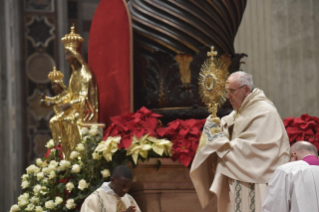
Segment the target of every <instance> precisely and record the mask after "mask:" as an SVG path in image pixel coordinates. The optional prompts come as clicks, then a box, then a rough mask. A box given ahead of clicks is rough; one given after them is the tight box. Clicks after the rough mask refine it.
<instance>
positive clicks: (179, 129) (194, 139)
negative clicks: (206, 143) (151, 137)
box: [157, 119, 205, 167]
mask: <svg viewBox="0 0 319 212" xmlns="http://www.w3.org/2000/svg"><path fill="white" fill-rule="evenodd" d="M204 124H205V119H202V120H196V119H189V120H179V119H177V120H175V121H172V122H170V123H168V126H167V127H166V128H164V127H163V128H159V129H157V133H158V135H159V136H161V137H163V138H167V139H169V140H170V141H171V142H172V143H173V149H172V150H173V155H172V159H173V160H174V161H175V160H178V161H179V162H181V163H182V164H183V165H184V166H186V167H188V166H189V164H190V163H191V162H192V161H193V159H194V157H195V154H196V150H197V147H198V143H199V139H200V136H201V134H202V128H203V126H204Z"/></svg>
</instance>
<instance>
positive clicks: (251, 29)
mask: <svg viewBox="0 0 319 212" xmlns="http://www.w3.org/2000/svg"><path fill="white" fill-rule="evenodd" d="M102 1H103V0H102ZM118 1H120V0H118ZM201 1H203V2H201ZM201 1H192V0H187V1H179V0H175V1H171V3H169V4H171V5H174V6H175V7H179V8H184V7H185V8H187V9H189V10H192V8H195V7H199V6H198V5H196V4H197V3H196V2H200V3H204V2H206V1H204V0H201ZM233 1H235V0H233ZM127 2H128V5H129V10H130V12H131V17H132V21H133V32H134V33H133V39H134V74H136V73H139V72H138V71H135V70H142V69H143V67H142V66H143V65H142V64H143V62H145V61H146V62H147V60H148V62H149V61H153V62H154V64H153V67H148V68H149V69H148V70H147V71H149V72H151V71H154V70H155V72H156V71H158V72H157V74H158V75H159V76H160V78H161V77H162V78H161V79H164V80H165V77H163V76H164V75H165V76H166V77H168V78H170V77H172V76H173V75H169V74H167V73H173V72H174V73H175V72H176V73H178V72H179V71H181V70H182V69H183V68H181V67H182V65H183V64H185V63H188V67H189V68H190V70H191V75H190V76H189V77H188V76H187V74H186V75H185V77H184V78H183V77H181V78H178V79H180V80H181V81H182V86H181V91H180V93H174V92H173V91H174V90H175V88H174V87H170V88H167V89H171V90H172V93H169V92H168V93H166V96H165V95H164V96H160V95H159V97H158V98H159V99H160V100H159V101H158V99H152V95H151V94H149V93H147V92H150V93H152V92H154V91H153V90H152V89H151V88H149V89H148V90H147V91H144V90H143V86H142V85H144V84H143V83H145V81H143V78H138V77H136V76H135V75H134V77H135V78H134V86H135V87H134V96H135V97H136V98H135V99H134V107H133V110H134V111H136V110H138V109H139V108H140V107H142V106H146V107H148V108H149V109H153V110H152V111H154V112H157V113H160V114H163V115H164V116H165V117H168V118H167V119H163V122H164V123H165V122H168V121H171V120H173V119H176V118H185V119H186V118H205V117H206V116H207V114H208V113H207V112H206V110H205V109H204V105H203V104H202V103H200V100H198V99H199V97H198V91H197V90H196V89H194V84H196V82H197V81H196V80H195V81H193V78H194V77H195V78H196V77H197V76H196V72H195V73H194V70H195V69H199V67H200V66H199V64H202V62H203V59H201V57H200V56H198V55H201V54H202V53H203V52H206V51H207V49H205V46H203V48H197V47H196V43H195V44H194V45H193V46H187V45H175V46H174V44H172V45H171V46H169V47H167V46H164V45H163V46H161V45H158V44H156V43H155V42H154V41H151V40H150V41H148V40H147V39H146V38H148V36H149V35H150V34H151V33H152V31H150V30H149V31H147V29H146V28H147V27H145V26H147V24H144V25H143V24H142V23H147V22H148V21H152V18H149V19H147V18H148V16H143V15H141V14H140V13H141V12H140V10H139V8H143V4H144V3H145V2H149V3H152V2H154V1H142V0H127ZM207 2H210V1H207ZM238 2H241V3H242V2H245V4H246V1H240V0H238ZM99 3H100V1H99V0H1V3H0V5H2V6H1V7H0V74H1V78H0V97H1V98H0V150H1V154H0V164H1V168H0V170H2V174H1V175H0V192H1V193H0V211H8V210H9V208H10V207H11V205H12V204H14V203H15V202H16V200H17V197H18V196H19V195H20V193H21V186H20V184H21V178H20V177H21V176H22V174H23V173H24V172H25V171H24V170H25V168H26V167H27V166H28V165H30V164H31V163H34V162H35V159H36V158H39V157H43V155H44V154H45V153H46V148H45V144H46V142H47V141H48V140H49V139H50V138H51V134H50V129H49V126H48V122H49V120H50V118H51V117H52V116H53V114H54V112H53V110H52V109H46V108H41V107H40V106H39V101H40V97H39V95H38V93H46V94H48V95H53V91H52V89H51V84H50V81H49V80H48V78H47V75H48V73H49V72H50V71H51V70H52V67H53V66H56V67H58V69H59V70H61V71H62V72H63V73H64V76H65V77H64V83H65V84H66V85H67V83H68V81H69V76H70V68H69V66H68V64H67V62H66V60H65V54H64V50H63V44H62V43H61V42H60V39H61V38H62V37H63V36H64V35H65V34H67V33H69V29H70V27H71V25H72V24H74V25H75V27H76V31H77V33H79V34H80V35H81V36H82V37H83V38H84V40H85V42H84V45H83V47H82V53H83V56H84V58H85V60H86V61H87V59H88V57H89V56H88V40H89V36H90V27H91V23H92V19H93V16H94V13H95V10H96V8H97V6H98V4H99ZM132 5H135V7H133V6H132ZM243 5H244V4H243ZM144 9H145V8H144ZM241 9H242V11H241V12H238V13H237V14H238V17H230V18H233V21H234V20H235V22H236V24H235V25H234V28H235V29H234V31H233V34H232V36H233V40H234V43H233V46H234V49H231V48H230V50H228V49H226V50H220V51H224V52H227V51H233V52H235V53H245V54H247V55H248V57H243V58H242V60H241V61H243V62H245V63H244V64H241V66H240V68H241V69H243V70H244V71H246V72H248V73H250V74H252V75H253V78H254V84H255V85H256V87H259V88H261V89H262V90H264V91H265V94H266V95H267V97H268V98H269V99H271V100H272V101H273V102H274V104H275V105H276V107H277V109H278V112H279V114H280V116H281V117H282V118H287V117H296V116H300V115H301V114H304V113H308V114H309V115H311V116H319V110H318V105H319V95H318V89H317V84H318V82H319V73H318V67H319V60H317V58H318V56H319V42H318V40H317V39H316V38H318V37H319V13H317V12H319V2H318V1H316V0H269V1H268V0H267V1H247V4H246V5H244V6H242V7H241ZM243 11H245V12H243ZM154 14H156V12H155V13H154ZM190 18H191V17H190ZM196 18H199V19H200V18H203V17H196ZM194 19H195V18H194ZM143 20H144V22H143ZM145 20H146V21H145ZM203 21H204V20H203ZM143 27H144V28H143ZM236 27H237V28H236ZM186 30H191V29H186ZM208 30H209V29H208ZM237 30H238V31H237ZM172 31H174V30H173V29H172ZM236 31H237V34H236ZM234 33H235V34H236V37H235V36H234ZM222 36H225V37H227V36H229V37H231V35H226V34H225V35H222ZM154 37H155V38H156V36H154ZM183 39H185V40H187V39H189V40H191V38H188V37H185V38H183ZM230 40H231V39H230ZM212 42H213V41H212ZM172 43H174V41H172ZM176 43H177V42H176ZM206 43H208V44H210V41H208V42H206ZM156 45H157V46H156ZM210 45H212V44H210ZM207 46H209V45H207ZM207 46H206V47H207ZM222 46H223V45H221V46H220V47H217V49H218V48H221V49H222ZM226 46H227V45H226ZM150 47H152V48H154V49H156V48H157V49H161V50H162V51H161V52H157V51H154V49H151V50H150ZM179 48H180V49H182V50H183V51H184V52H187V54H179V55H180V59H181V60H182V61H183V62H178V57H177V56H176V55H177V54H176V52H174V51H175V50H176V49H179ZM174 49H175V50H174ZM118 51H121V49H118ZM163 52H166V53H167V54H166V53H165V54H164V53H163ZM204 54H205V53H204ZM150 55H151V56H150ZM169 55H175V56H176V58H175V56H174V57H171V56H169ZM141 58H142V59H141ZM145 58H146V59H145ZM161 60H165V61H168V62H167V63H164V62H161ZM189 64H191V65H189ZM156 67H157V68H156ZM161 70H162V71H161ZM186 71H187V70H186ZM164 72H165V73H164ZM166 72H167V73H166ZM197 73H198V72H197ZM147 74H149V73H146V75H147ZM161 74H163V75H161ZM194 74H195V76H193V75H194ZM181 75H182V72H181ZM172 78H173V77H172ZM166 80H168V79H166ZM172 80H176V79H172ZM154 82H155V81H154ZM156 83H157V85H158V88H159V90H160V88H161V86H162V84H161V82H160V81H159V82H155V84H156ZM166 91H167V90H166ZM139 92H140V93H143V92H144V93H143V94H145V96H143V95H139ZM177 96H178V98H177V99H178V101H177V100H176V98H175V97H177ZM180 106H182V107H183V108H182V109H181V110H179V112H176V111H172V109H171V108H172V107H180ZM163 108H164V109H163ZM165 108H166V109H165ZM190 108H191V109H190ZM225 111H226V112H227V108H226V109H225ZM174 167H175V168H176V167H178V165H176V164H175V165H174ZM148 168H149V167H146V168H144V169H143V171H144V172H147V169H148ZM171 168H172V166H171ZM164 169H165V167H164ZM167 169H168V168H167ZM181 172H183V173H184V172H185V170H184V169H183V170H182V171H181ZM185 173H186V172H185ZM186 196H187V195H186ZM184 197H185V195H184ZM154 198H155V199H156V198H158V197H154ZM186 198H188V197H186ZM153 200H154V199H153ZM150 202H151V200H150ZM155 202H156V201H155V200H154V204H157V203H155ZM168 204H172V202H171V203H168ZM154 211H155V210H154Z"/></svg>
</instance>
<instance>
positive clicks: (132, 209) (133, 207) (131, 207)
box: [122, 205, 136, 212]
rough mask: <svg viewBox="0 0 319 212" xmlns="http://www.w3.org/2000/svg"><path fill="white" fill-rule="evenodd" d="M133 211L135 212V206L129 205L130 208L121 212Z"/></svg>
mask: <svg viewBox="0 0 319 212" xmlns="http://www.w3.org/2000/svg"><path fill="white" fill-rule="evenodd" d="M134 211H136V206H135V205H131V206H130V207H128V209H126V211H122V212H134Z"/></svg>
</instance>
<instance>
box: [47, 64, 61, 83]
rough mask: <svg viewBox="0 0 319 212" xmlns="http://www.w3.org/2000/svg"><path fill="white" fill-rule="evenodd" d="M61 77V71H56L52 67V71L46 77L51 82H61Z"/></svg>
mask: <svg viewBox="0 0 319 212" xmlns="http://www.w3.org/2000/svg"><path fill="white" fill-rule="evenodd" d="M63 77H64V74H62V73H61V71H57V70H56V67H55V66H54V67H53V71H51V72H50V73H49V75H48V78H49V79H50V80H51V82H62V79H63Z"/></svg>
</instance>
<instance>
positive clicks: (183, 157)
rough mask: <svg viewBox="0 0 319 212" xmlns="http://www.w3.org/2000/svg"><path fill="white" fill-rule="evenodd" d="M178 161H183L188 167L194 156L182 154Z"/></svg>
mask: <svg viewBox="0 0 319 212" xmlns="http://www.w3.org/2000/svg"><path fill="white" fill-rule="evenodd" d="M178 161H179V162H181V163H182V164H183V165H184V166H185V167H188V166H189V164H190V162H191V161H192V158H191V157H190V156H189V155H187V154H180V155H179V157H178Z"/></svg>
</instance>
